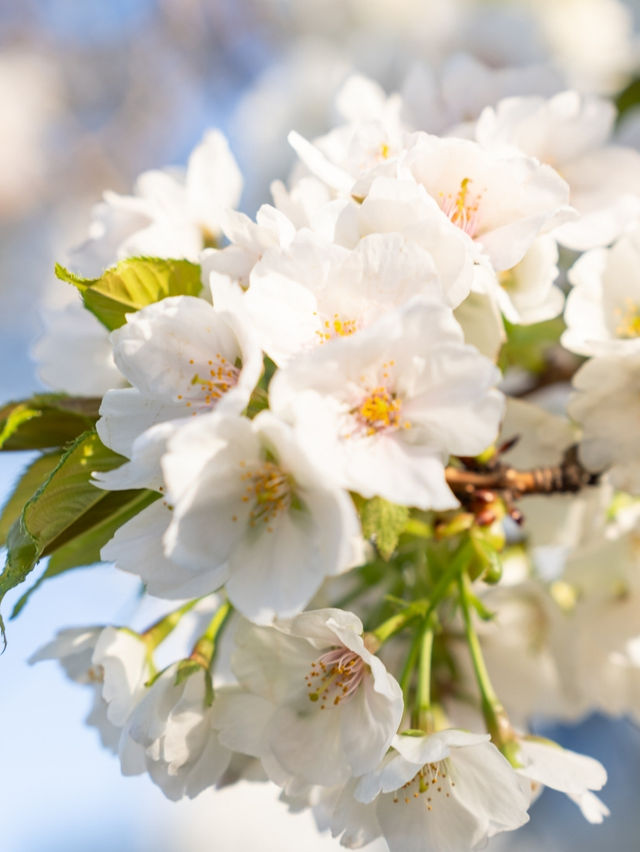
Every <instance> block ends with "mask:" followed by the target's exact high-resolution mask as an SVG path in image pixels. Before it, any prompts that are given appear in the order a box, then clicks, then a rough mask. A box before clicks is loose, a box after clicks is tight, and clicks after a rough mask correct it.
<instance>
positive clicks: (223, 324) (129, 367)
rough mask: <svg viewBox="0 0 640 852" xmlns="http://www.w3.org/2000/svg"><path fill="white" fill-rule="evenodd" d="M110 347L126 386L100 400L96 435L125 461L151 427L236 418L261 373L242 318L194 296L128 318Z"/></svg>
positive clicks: (159, 304) (165, 302)
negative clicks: (223, 415) (206, 417)
mask: <svg viewBox="0 0 640 852" xmlns="http://www.w3.org/2000/svg"><path fill="white" fill-rule="evenodd" d="M111 341H112V343H113V350H114V358H115V362H116V364H117V365H118V367H119V369H120V371H121V372H122V374H123V375H124V376H125V377H126V378H127V379H128V380H129V382H131V385H132V387H130V388H123V389H116V390H112V391H109V392H108V393H107V394H105V397H104V399H103V401H102V405H101V407H100V414H101V418H100V420H99V421H98V427H97V428H98V434H99V435H100V438H101V440H102V441H103V443H104V444H106V445H107V446H108V447H111V449H113V450H115V451H116V452H119V453H122V454H123V455H125V456H127V457H129V458H131V455H132V448H133V443H134V441H135V439H136V438H137V437H138V436H139V435H141V434H142V433H143V432H144V431H145V430H146V429H148V428H149V427H151V426H153V425H154V424H156V423H161V422H163V421H171V420H176V419H181V418H184V417H189V416H191V415H193V414H197V413H202V412H206V411H211V410H213V409H214V408H215V409H216V410H219V411H226V412H234V413H239V412H240V411H242V409H243V408H245V406H246V405H247V403H248V402H249V397H250V395H251V392H252V391H253V389H254V387H255V385H256V383H257V381H258V378H259V376H260V372H261V370H262V356H261V352H260V350H259V349H258V347H257V346H256V344H255V342H254V340H253V337H252V335H251V332H250V330H249V329H248V328H247V327H246V325H245V324H244V323H243V322H242V320H241V318H240V317H238V316H237V315H236V314H233V313H231V312H229V311H217V310H216V309H215V308H212V307H211V305H210V304H208V303H207V302H205V301H204V300H203V299H197V298H195V297H193V296H173V297H170V298H168V299H163V300H162V301H160V302H156V303H154V304H152V305H149V306H148V307H146V308H142V310H140V311H137V312H136V313H134V314H129V315H128V320H127V322H126V324H125V325H123V326H122V327H121V328H119V329H117V330H116V331H114V332H112V335H111ZM117 477H118V474H117V473H116V475H115V477H114V478H116V479H117ZM107 481H108V480H107V479H106V478H105V482H107ZM127 487H130V486H127Z"/></svg>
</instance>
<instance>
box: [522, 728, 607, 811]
mask: <svg viewBox="0 0 640 852" xmlns="http://www.w3.org/2000/svg"><path fill="white" fill-rule="evenodd" d="M518 760H519V762H520V763H521V764H522V766H521V767H520V768H518V769H517V770H516V771H517V773H518V775H520V776H522V777H523V778H527V779H529V780H530V781H532V782H533V784H532V788H535V786H536V785H538V784H544V786H545V787H549V788H550V789H552V790H559V791H560V792H561V793H566V795H567V796H569V798H570V799H571V800H572V801H574V802H575V803H576V804H577V805H578V807H579V808H580V809H581V811H582V813H583V815H584V817H585V819H586V820H587V821H588V822H593V823H599V822H602V820H603V818H604V817H605V816H607V815H608V814H609V810H608V808H607V807H606V805H604V804H603V803H602V802H601V801H600V799H598V797H597V796H595V795H594V794H593V793H592V792H591V791H592V790H600V788H601V787H603V786H604V785H605V783H606V781H607V772H606V770H605V768H604V766H602V764H601V763H599V762H598V761H597V760H594V759H593V758H592V757H587V756H586V755H584V754H577V753H576V752H575V751H570V750H569V749H564V748H561V747H560V746H559V745H556V743H553V742H550V741H548V740H543V739H540V738H538V737H522V738H520V739H519V740H518ZM534 792H535V789H534Z"/></svg>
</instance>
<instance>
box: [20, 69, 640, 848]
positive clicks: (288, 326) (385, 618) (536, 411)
mask: <svg viewBox="0 0 640 852" xmlns="http://www.w3.org/2000/svg"><path fill="white" fill-rule="evenodd" d="M337 105H338V109H339V112H340V114H341V117H342V123H341V124H339V125H338V126H337V127H335V128H334V129H332V130H331V131H330V132H329V133H327V134H326V135H324V136H321V137H319V138H316V139H313V140H310V139H306V138H304V137H303V136H302V135H300V134H298V133H296V132H292V133H291V134H290V135H289V142H290V144H291V146H292V147H293V148H294V150H295V152H296V153H297V156H298V163H297V165H296V166H295V168H294V170H293V173H292V175H291V178H290V180H289V181H288V183H287V184H285V183H283V182H281V181H275V182H274V183H273V184H272V198H273V203H272V204H265V205H263V206H262V207H261V208H260V209H259V210H258V212H257V215H256V217H255V220H253V219H251V218H249V217H248V216H246V215H245V214H243V213H241V212H239V211H238V209H237V207H238V205H239V199H240V194H241V190H242V179H241V176H240V173H239V170H238V167H237V166H236V163H235V161H234V159H233V156H232V154H231V153H230V150H229V148H228V146H227V143H226V141H225V139H224V138H223V136H222V135H221V134H220V133H219V132H218V131H210V132H209V133H207V134H206V136H205V137H204V139H203V140H202V142H201V143H200V145H199V146H198V147H197V148H196V149H195V151H194V152H193V154H192V155H191V158H190V160H189V163H188V166H187V168H186V170H185V171H184V173H177V172H176V171H175V170H165V171H152V172H147V173H145V174H143V175H141V176H140V178H139V179H138V182H137V184H136V186H135V189H134V192H133V194H132V195H131V196H120V195H116V194H115V193H107V194H105V197H104V200H103V202H102V203H101V204H99V205H98V206H97V207H96V208H95V210H94V215H93V219H92V223H91V227H90V230H89V235H88V238H87V240H86V242H85V243H84V244H83V245H81V246H80V247H78V248H77V249H76V250H74V252H73V253H72V255H71V257H70V267H71V271H72V273H74V274H75V275H76V276H79V277H80V276H82V277H83V278H84V279H86V280H90V279H91V280H93V281H95V280H98V279H100V276H101V275H103V273H104V271H105V270H106V269H109V268H112V267H114V266H116V265H117V264H118V263H119V262H121V261H123V260H125V259H128V258H169V259H185V260H188V261H190V262H191V263H192V264H196V265H198V267H199V269H200V275H201V285H202V291H201V293H200V295H193V294H184V295H171V296H168V297H166V298H151V299H150V300H149V303H148V304H145V305H144V306H142V307H140V308H139V309H137V310H132V311H130V312H128V313H127V314H126V322H124V323H123V324H122V325H120V327H118V328H116V329H115V330H113V331H111V333H109V332H108V330H107V329H106V328H105V327H104V326H103V325H101V324H100V322H99V320H98V319H97V318H96V316H93V315H92V313H91V306H90V305H89V304H88V303H87V302H86V301H85V305H84V306H83V305H82V304H81V303H80V302H74V303H73V304H71V305H70V306H69V308H68V309H65V310H64V311H63V312H61V313H60V314H58V315H57V316H55V317H53V318H52V319H51V320H50V323H49V328H48V331H47V333H46V334H45V335H44V337H43V338H42V339H41V341H40V342H39V343H38V345H37V347H36V353H35V354H36V357H37V359H38V361H39V362H40V365H41V366H40V370H41V376H42V378H43V379H44V380H45V381H46V382H47V383H48V384H49V385H50V386H52V387H53V388H54V389H55V390H57V391H64V392H66V393H68V394H72V395H77V396H80V397H84V396H96V395H99V396H100V397H102V400H101V404H100V409H99V419H98V420H97V424H96V429H97V434H98V436H99V438H100V440H101V442H102V444H103V445H104V447H106V448H108V449H109V450H112V451H113V452H115V453H118V454H120V455H121V456H123V457H124V462H123V463H122V464H121V465H120V466H117V467H114V468H113V469H110V470H106V471H96V472H95V474H94V478H93V482H94V484H95V487H96V488H99V489H103V490H105V491H108V492H119V491H122V492H125V491H134V490H142V489H144V490H146V491H148V492H150V493H152V495H153V497H154V499H153V500H152V501H150V502H149V504H148V505H147V506H146V507H145V508H143V509H142V510H141V511H139V512H138V513H137V514H135V515H134V516H133V517H131V518H129V519H127V520H126V521H125V522H124V523H122V524H121V525H120V526H119V528H117V531H116V532H115V534H114V535H113V537H111V539H110V540H109V541H108V542H107V543H106V544H105V545H104V547H103V548H102V552H101V558H102V560H103V561H106V562H112V563H114V564H115V566H116V567H117V568H118V569H120V570H122V571H126V572H128V573H130V574H133V575H136V576H137V577H139V578H140V580H141V581H142V583H143V584H144V587H145V590H146V592H147V593H148V594H149V595H152V596H155V597H157V598H161V599H167V600H172V601H174V605H175V606H176V607H177V608H176V609H174V610H173V611H171V612H170V613H169V614H168V615H166V616H164V617H162V618H161V619H159V620H158V621H157V622H155V623H154V624H152V625H151V626H149V627H148V628H147V629H146V630H143V631H141V632H139V633H138V632H134V631H132V630H131V629H129V628H128V627H114V626H91V627H87V628H72V629H64V630H62V631H61V632H60V633H59V634H58V636H57V637H56V638H55V639H54V640H53V641H52V642H51V643H50V644H48V645H46V646H45V647H44V648H41V649H40V650H39V651H38V652H37V653H36V654H35V655H34V657H33V659H34V660H41V659H57V660H59V662H60V663H61V665H62V666H63V667H64V669H65V671H66V672H67V674H68V675H69V677H71V678H72V679H73V680H75V681H77V682H78V683H84V684H86V685H88V686H90V688H91V689H92V690H93V694H94V704H93V708H92V710H91V714H90V716H89V718H88V720H87V721H88V722H89V723H90V724H92V725H94V726H95V727H97V729H98V730H99V732H100V736H101V739H102V742H103V744H104V745H105V746H106V747H108V748H110V749H112V750H113V751H115V752H116V753H117V754H118V756H119V759H120V762H121V767H122V772H123V773H124V774H125V775H129V774H139V773H144V772H146V773H148V774H149V776H150V778H151V779H152V781H153V782H154V783H155V784H157V785H158V786H159V787H160V788H161V789H162V790H163V792H164V793H165V794H166V795H167V796H168V797H169V798H171V799H179V798H181V797H183V796H189V797H193V796H196V795H198V794H199V793H200V792H201V791H203V790H204V789H206V788H208V787H211V786H216V785H221V784H226V783H231V782H232V781H233V780H236V779H238V778H252V779H261V780H265V779H269V780H270V781H272V782H274V783H275V784H277V785H278V786H279V787H280V788H281V789H282V797H283V799H284V800H285V801H286V802H287V803H288V804H289V806H290V807H291V808H296V809H297V808H299V807H311V808H312V809H313V811H314V814H315V817H316V820H317V822H318V825H319V827H320V828H329V829H330V830H331V832H332V833H333V835H334V836H336V837H340V838H341V842H342V843H343V845H345V846H347V847H349V848H357V847H359V846H362V845H364V844H366V843H368V842H369V841H371V840H373V839H375V838H377V837H380V836H382V837H384V838H385V839H386V841H387V843H388V845H389V848H390V850H391V852H407V850H412V852H413V850H415V852H423V850H424V852H427V850H441V852H446V850H456V852H459V850H463V849H475V848H477V847H479V846H481V845H482V844H483V843H484V842H485V841H486V840H487V839H488V838H490V837H492V836H493V835H495V834H497V833H500V832H503V831H510V830H513V829H516V828H518V827H519V826H521V825H522V824H524V823H525V822H526V821H527V820H528V818H529V817H528V811H529V807H530V805H531V803H532V802H533V801H534V800H535V798H536V797H537V795H538V794H539V792H540V791H541V790H542V788H543V787H545V786H547V787H549V788H552V789H554V790H558V791H561V792H563V793H565V794H566V795H567V796H569V797H570V798H571V799H572V800H573V801H574V802H575V803H576V804H577V805H578V807H579V808H580V809H581V810H582V813H583V814H584V816H585V818H586V819H587V820H589V821H590V822H600V821H601V820H602V819H603V817H604V816H605V815H606V814H607V813H608V810H607V808H606V805H604V803H603V802H602V801H601V800H600V799H599V798H598V797H597V796H596V795H595V793H594V791H597V790H599V789H600V788H601V787H602V786H603V785H604V783H605V781H606V772H605V769H604V768H603V767H602V766H601V765H600V764H599V763H598V762H597V761H595V760H594V759H592V758H590V757H587V756H584V755H579V754H576V753H574V752H570V751H567V750H565V749H562V748H561V747H560V746H558V745H557V744H555V743H552V742H550V741H548V740H544V739H542V738H540V737H536V736H534V735H533V733H532V729H531V719H532V717H533V716H534V715H536V714H537V715H539V714H546V715H548V716H552V717H555V718H565V719H576V718H578V717H580V716H582V715H583V714H585V713H588V712H590V711H592V710H593V709H598V710H601V711H603V712H606V713H610V714H614V715H618V714H631V715H632V716H635V718H640V618H639V614H640V605H639V602H640V556H639V550H638V546H637V545H638V541H639V537H638V536H639V531H640V526H639V524H640V518H639V517H638V514H639V513H638V507H639V506H640V503H638V501H637V499H636V495H640V441H638V436H637V430H636V429H635V428H634V426H633V425H632V424H634V423H635V422H636V421H637V420H640V393H639V391H640V345H639V343H638V341H639V340H640V272H639V271H638V270H639V269H640V154H638V152H636V151H635V150H633V149H631V148H627V147H623V146H620V145H618V144H616V143H615V141H613V136H612V134H613V125H614V121H615V117H616V112H615V108H614V106H613V104H612V103H611V102H609V101H608V100H606V99H603V98H601V97H596V96H591V95H584V94H580V93H578V92H576V91H573V90H568V91H563V92H560V93H558V94H555V95H553V96H551V97H547V96H543V95H526V96H512V97H507V98H503V99H501V100H499V101H498V102H497V103H496V104H495V105H493V106H487V107H486V108H485V109H483V110H482V112H481V113H480V114H479V116H478V117H477V120H474V121H473V122H466V123H458V122H453V123H452V126H447V128H446V129H447V135H432V134H429V133H427V132H425V131H423V130H422V129H420V127H419V126H416V125H415V124H412V123H411V121H410V120H409V119H408V118H407V116H408V114H409V113H410V111H408V110H407V108H406V102H405V101H403V99H402V98H401V97H400V96H398V95H392V96H389V97H388V96H386V94H385V93H384V92H383V91H382V90H381V89H380V88H379V87H378V86H377V85H376V84H375V83H373V82H372V81H370V80H368V79H365V78H364V77H360V76H354V77H351V78H350V79H349V80H348V81H347V82H346V84H345V85H344V87H343V89H342V91H341V92H340V94H339V97H338V100H337ZM567 291H568V297H567V298H566V300H565V293H566V292H567ZM86 307H88V308H89V310H86V309H85V308H86ZM94 313H95V312H94ZM562 315H563V316H564V321H562V319H561V317H562ZM549 328H552V329H553V333H554V334H555V335H556V337H555V340H556V342H555V344H554V345H555V349H554V352H555V354H556V356H557V357H560V356H559V355H558V352H559V353H560V355H561V356H562V357H561V366H562V365H565V366H566V365H567V364H568V365H569V369H568V370H567V371H566V375H564V376H563V377H562V378H563V381H561V382H556V383H555V384H554V385H553V387H552V390H553V393H551V392H549V391H548V388H546V389H545V387H543V386H545V385H548V384H549V382H547V380H546V378H545V373H544V370H545V369H547V371H548V368H549V367H550V364H549V363H548V362H545V363H544V364H543V365H542V367H540V366H539V365H538V366H536V367H532V366H531V358H530V357H529V358H528V359H527V357H526V356H527V352H528V350H527V349H526V345H525V343H523V340H524V339H525V338H524V337H523V329H524V330H525V331H526V330H528V329H531V330H533V331H535V330H540V329H549ZM560 337H561V346H562V347H563V348H561V346H560V343H559V342H558V339H560ZM545 340H546V341H547V342H548V338H544V337H538V338H534V342H535V343H536V346H537V349H536V350H535V354H536V356H537V357H538V360H540V357H541V355H540V353H541V352H542V343H543V342H545ZM529 354H530V353H529ZM498 363H499V364H500V366H501V367H502V368H503V372H501V370H500V369H499V368H498V366H497V364H498ZM551 366H553V365H551ZM503 373H504V374H503ZM571 381H573V389H572V390H571V388H570V384H569V383H570V382H571ZM538 385H539V387H538ZM524 397H526V398H524ZM515 439H517V440H515ZM569 473H572V475H573V476H574V478H573V479H571V482H569V480H570V477H569ZM576 477H577V478H578V481H577V484H576V482H575V478H576ZM567 483H569V484H567ZM389 540H390V543H389ZM179 623H180V624H182V626H183V627H184V626H185V625H189V629H190V631H191V633H192V635H193V642H192V643H191V645H190V646H189V647H188V648H185V651H184V656H183V657H182V658H180V659H174V660H173V661H169V662H168V665H166V667H161V666H159V664H158V660H157V657H156V653H157V651H158V649H159V648H160V647H161V645H162V643H163V642H164V641H165V640H166V639H167V637H169V635H171V634H172V631H173V630H174V628H175V627H176V626H177V625H178V624H179Z"/></svg>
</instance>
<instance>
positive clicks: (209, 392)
mask: <svg viewBox="0 0 640 852" xmlns="http://www.w3.org/2000/svg"><path fill="white" fill-rule="evenodd" d="M193 363H194V361H193V358H191V359H190V360H189V364H193ZM239 377H240V368H239V367H236V366H235V365H233V364H230V363H229V361H227V359H226V358H225V357H224V356H223V355H221V354H220V353H219V352H218V353H216V355H215V357H214V358H212V359H211V360H209V361H207V366H206V370H201V371H198V372H195V373H194V374H193V377H192V378H191V382H190V387H189V388H188V389H187V391H186V393H184V394H178V399H186V400H187V401H186V402H185V405H186V406H187V408H192V407H194V408H196V407H197V408H202V407H203V406H206V407H207V408H208V407H212V406H215V404H216V403H217V402H218V400H220V399H221V398H222V397H223V396H224V395H225V394H226V393H227V392H228V391H230V390H231V388H234V387H235V386H236V385H237V384H238V379H239ZM195 413H196V412H195V411H194V412H193V414H195Z"/></svg>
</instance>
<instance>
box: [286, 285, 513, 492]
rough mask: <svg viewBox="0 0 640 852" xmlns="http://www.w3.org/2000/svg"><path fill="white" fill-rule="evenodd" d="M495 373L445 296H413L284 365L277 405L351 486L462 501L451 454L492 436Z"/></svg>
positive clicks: (497, 407)
mask: <svg viewBox="0 0 640 852" xmlns="http://www.w3.org/2000/svg"><path fill="white" fill-rule="evenodd" d="M498 375H499V374H498V371H497V370H496V368H495V367H494V366H493V364H491V362H490V361H488V360H487V359H485V358H484V357H483V356H481V355H480V354H479V353H478V352H477V351H476V350H475V349H474V348H473V347H470V346H467V345H465V344H464V343H463V342H462V332H461V329H460V327H459V326H458V324H457V323H456V321H455V320H454V318H453V315H452V313H451V311H450V310H449V309H448V308H447V307H446V306H445V305H443V304H441V303H438V302H437V301H434V300H429V301H427V300H426V299H416V300H413V301H412V302H411V303H409V304H408V305H407V306H406V307H405V308H402V309H399V310H396V311H393V312H391V313H389V314H388V315H387V316H386V317H383V318H382V319H380V320H378V322H377V323H374V324H373V325H372V326H370V327H369V328H368V329H365V330H364V331H362V332H360V333H359V334H357V335H353V336H351V337H348V338H341V339H339V340H333V341H330V342H329V343H327V344H325V345H324V346H322V347H320V348H317V349H315V350H314V351H313V352H311V353H309V354H307V355H305V356H300V357H299V358H298V359H296V361H295V362H294V363H292V364H290V365H288V366H287V367H285V368H284V369H282V370H280V371H278V373H277V374H276V375H275V376H274V378H273V380H272V382H271V387H270V396H271V405H272V408H273V410H274V411H275V412H277V413H280V414H281V416H283V417H287V418H290V419H291V420H292V421H293V422H295V424H296V430H297V433H298V435H299V436H300V440H302V441H304V443H305V446H306V447H307V451H308V452H309V454H310V455H311V456H315V458H317V459H318V463H322V464H323V466H324V469H325V470H326V471H327V472H331V474H332V475H333V476H334V477H336V478H337V479H338V481H340V482H341V483H342V485H343V486H344V487H345V488H349V489H352V490H354V491H357V492H358V493H360V494H361V495H362V496H363V497H373V496H374V495H378V496H381V497H384V498H386V499H388V500H391V501H392V502H396V503H401V504H404V505H410V506H418V507H420V508H437V509H445V508H452V507H453V506H456V505H458V501H457V500H456V498H455V497H454V496H453V494H452V492H451V491H450V490H449V488H448V486H447V485H446V483H445V478H444V464H445V462H446V461H447V459H448V456H449V454H450V453H455V454H460V455H474V454H477V453H480V452H482V449H484V448H485V447H486V446H487V445H488V444H490V443H491V441H492V440H493V439H494V438H495V434H496V432H497V426H498V421H499V418H500V416H501V413H502V397H501V395H500V394H499V393H498V392H497V391H496V390H494V389H493V388H492V385H494V384H495V383H496V381H497V379H498Z"/></svg>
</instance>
